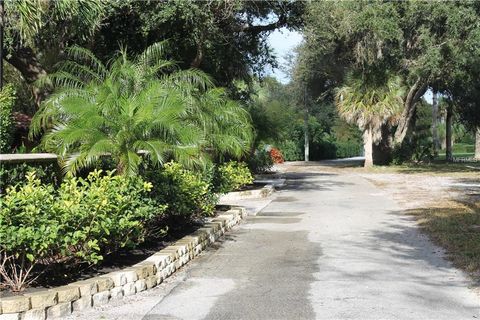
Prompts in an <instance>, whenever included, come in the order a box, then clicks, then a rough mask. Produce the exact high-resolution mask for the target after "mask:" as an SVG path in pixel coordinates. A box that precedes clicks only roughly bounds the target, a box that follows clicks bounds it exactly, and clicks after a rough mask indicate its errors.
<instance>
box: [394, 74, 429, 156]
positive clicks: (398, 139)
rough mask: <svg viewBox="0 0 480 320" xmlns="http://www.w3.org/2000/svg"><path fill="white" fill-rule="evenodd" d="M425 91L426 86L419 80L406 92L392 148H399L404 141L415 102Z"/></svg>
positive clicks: (413, 112)
mask: <svg viewBox="0 0 480 320" xmlns="http://www.w3.org/2000/svg"><path fill="white" fill-rule="evenodd" d="M425 91H427V85H426V84H424V82H423V81H422V80H421V79H420V78H419V79H418V80H417V81H416V82H415V84H414V85H413V86H412V87H411V88H410V90H409V91H408V94H407V96H406V97H405V99H404V102H403V111H402V115H401V116H400V120H399V122H398V126H397V130H396V131H395V137H394V140H393V143H394V146H396V147H398V146H400V145H401V144H402V142H403V140H404V139H405V137H406V135H407V132H408V130H409V128H410V124H411V121H412V118H413V116H414V114H415V108H416V105H417V102H418V100H419V99H420V98H421V97H422V96H423V95H424V94H425Z"/></svg>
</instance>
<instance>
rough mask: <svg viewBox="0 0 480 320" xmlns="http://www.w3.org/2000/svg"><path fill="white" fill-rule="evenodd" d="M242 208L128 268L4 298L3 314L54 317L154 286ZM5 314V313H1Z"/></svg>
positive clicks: (241, 212) (217, 233)
mask: <svg viewBox="0 0 480 320" xmlns="http://www.w3.org/2000/svg"><path fill="white" fill-rule="evenodd" d="M245 215H246V214H245V211H244V210H243V209H242V208H234V209H231V210H229V211H226V212H225V213H224V214H222V215H219V216H217V217H215V218H214V219H212V220H211V222H210V223H207V224H205V225H204V226H203V227H202V228H199V229H197V230H196V231H195V232H193V233H192V234H190V235H187V236H185V237H183V238H181V239H180V240H178V241H176V242H175V243H174V244H172V245H170V246H167V247H165V248H164V249H162V250H160V251H158V252H155V253H154V254H152V255H150V256H149V257H148V258H147V259H145V260H143V261H140V262H139V263H136V264H134V265H132V266H130V267H128V268H124V269H121V270H116V271H113V272H109V273H107V274H104V275H101V276H96V277H93V278H89V279H87V280H81V281H76V282H73V283H69V284H68V285H65V286H60V287H56V288H53V289H49V290H47V289H44V290H38V291H34V292H29V293H23V294H21V295H16V296H10V297H6V298H2V302H1V309H0V317H2V316H4V317H7V318H8V319H10V318H11V319H20V318H22V319H23V318H29V319H54V318H57V317H62V316H66V315H69V314H70V313H71V312H72V311H81V310H84V309H86V308H90V307H92V306H99V305H104V304H107V303H108V302H109V301H111V300H116V299H120V298H122V297H123V296H129V295H134V294H136V293H138V292H142V291H144V290H147V289H150V288H153V287H155V286H157V285H158V284H160V283H161V282H162V281H163V280H164V279H165V278H166V277H168V276H169V275H170V274H172V273H173V272H174V271H175V270H176V269H178V268H180V267H182V266H183V265H184V264H186V263H187V262H188V261H189V260H191V259H193V258H194V257H195V256H197V255H198V254H199V253H200V252H201V251H202V250H203V249H204V248H205V247H206V246H208V245H209V244H210V243H212V242H214V241H216V239H218V237H220V236H221V235H222V234H223V233H224V232H225V231H226V230H228V229H230V228H231V227H232V226H234V225H235V224H237V223H238V222H239V221H240V220H241V219H242V218H243V217H244V216H245ZM2 313H3V314H2Z"/></svg>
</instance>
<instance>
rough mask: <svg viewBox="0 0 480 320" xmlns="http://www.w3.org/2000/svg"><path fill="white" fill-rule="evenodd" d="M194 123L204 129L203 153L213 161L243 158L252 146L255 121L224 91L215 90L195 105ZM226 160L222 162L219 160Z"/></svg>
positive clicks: (210, 91) (201, 97)
mask: <svg viewBox="0 0 480 320" xmlns="http://www.w3.org/2000/svg"><path fill="white" fill-rule="evenodd" d="M194 106H195V107H196V110H194V112H193V115H194V119H192V120H193V122H194V123H195V124H196V125H197V126H198V127H200V128H201V129H202V131H203V133H204V135H205V141H204V144H203V146H202V149H203V150H204V151H206V152H207V153H208V154H209V155H210V156H211V157H212V158H213V159H214V160H218V159H220V158H222V157H223V156H228V157H234V158H237V159H238V158H240V157H241V156H242V155H244V154H245V153H246V151H247V150H249V148H250V145H251V144H252V143H253V127H252V120H251V117H250V114H249V113H248V111H246V110H245V109H244V108H243V107H242V106H241V105H240V104H239V103H238V102H236V101H233V100H230V99H228V97H227V94H226V92H225V90H224V89H223V88H212V89H209V90H208V91H206V92H205V94H203V95H201V96H200V97H199V99H198V102H197V103H196V104H195V105H194ZM220 160H223V159H220Z"/></svg>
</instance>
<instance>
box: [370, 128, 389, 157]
mask: <svg viewBox="0 0 480 320" xmlns="http://www.w3.org/2000/svg"><path fill="white" fill-rule="evenodd" d="M378 130H381V133H380V134H381V139H380V141H378V143H373V146H372V158H373V164H375V165H387V164H389V163H390V162H391V161H392V136H391V128H390V127H389V126H388V124H384V125H382V126H381V128H379V129H378ZM374 135H375V132H374V131H373V130H372V136H374Z"/></svg>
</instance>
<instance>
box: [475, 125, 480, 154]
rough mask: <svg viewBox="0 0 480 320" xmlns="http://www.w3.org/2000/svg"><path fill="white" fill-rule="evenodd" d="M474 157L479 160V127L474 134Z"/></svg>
mask: <svg viewBox="0 0 480 320" xmlns="http://www.w3.org/2000/svg"><path fill="white" fill-rule="evenodd" d="M475 159H478V160H480V127H478V128H477V132H476V134H475Z"/></svg>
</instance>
